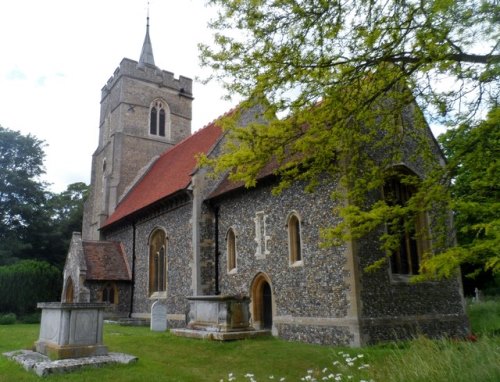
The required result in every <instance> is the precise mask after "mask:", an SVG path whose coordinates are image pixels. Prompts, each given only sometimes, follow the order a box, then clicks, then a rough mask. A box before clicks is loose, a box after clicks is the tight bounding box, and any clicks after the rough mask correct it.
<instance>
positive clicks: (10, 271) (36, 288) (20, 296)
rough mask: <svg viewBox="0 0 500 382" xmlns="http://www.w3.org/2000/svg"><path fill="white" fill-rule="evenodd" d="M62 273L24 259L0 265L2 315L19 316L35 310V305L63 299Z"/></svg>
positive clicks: (38, 262)
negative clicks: (61, 294) (10, 313)
mask: <svg viewBox="0 0 500 382" xmlns="http://www.w3.org/2000/svg"><path fill="white" fill-rule="evenodd" d="M61 279H62V277H61V273H60V271H59V270H58V269H57V268H56V267H54V266H52V265H50V264H48V263H47V262H43V261H35V260H23V261H19V262H17V263H15V264H12V265H7V266H0V312H14V313H16V314H17V315H18V316H22V315H25V314H29V313H33V312H35V311H36V304H37V303H38V302H43V301H58V300H59V299H60V293H61V285H62V280H61Z"/></svg>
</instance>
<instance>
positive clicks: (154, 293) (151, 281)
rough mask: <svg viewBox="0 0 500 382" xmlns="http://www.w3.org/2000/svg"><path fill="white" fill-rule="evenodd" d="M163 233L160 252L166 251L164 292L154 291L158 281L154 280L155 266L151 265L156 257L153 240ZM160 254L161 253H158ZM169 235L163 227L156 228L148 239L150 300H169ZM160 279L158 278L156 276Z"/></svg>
mask: <svg viewBox="0 0 500 382" xmlns="http://www.w3.org/2000/svg"><path fill="white" fill-rule="evenodd" d="M159 232H163V235H164V238H165V240H164V242H163V243H162V246H161V247H160V250H161V249H163V250H164V274H163V281H164V289H163V290H153V289H154V288H153V287H154V285H153V284H155V280H156V279H152V277H154V276H153V275H152V274H151V272H152V270H153V267H154V264H152V263H151V260H152V259H153V256H154V255H155V254H154V253H153V252H152V246H153V240H154V238H155V236H156V235H157V234H158V233H159ZM156 252H159V251H156ZM167 269H168V235H167V231H166V230H165V229H164V228H163V227H155V228H153V229H152V230H151V233H150V236H149V239H148V280H149V281H148V283H149V294H150V299H165V298H167V289H168V280H167V277H168V272H167ZM158 274H159V273H158V270H156V275H158ZM156 277H158V276H156Z"/></svg>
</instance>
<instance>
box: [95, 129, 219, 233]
mask: <svg viewBox="0 0 500 382" xmlns="http://www.w3.org/2000/svg"><path fill="white" fill-rule="evenodd" d="M221 135H222V129H221V128H220V127H219V126H217V125H216V123H215V122H212V123H211V124H209V125H207V126H206V127H204V128H202V129H200V130H198V131H197V132H196V133H194V134H193V135H191V136H189V137H187V138H186V139H184V140H183V141H181V142H180V143H178V144H177V145H176V146H174V147H173V148H171V149H170V150H168V151H165V152H164V153H163V154H162V155H161V156H160V157H159V158H158V159H157V160H156V162H155V163H153V165H152V166H151V167H150V169H149V170H148V172H147V173H146V174H145V175H144V176H143V178H142V179H141V180H140V181H139V182H138V183H137V184H136V185H135V186H134V187H133V188H132V189H131V190H130V191H129V193H128V194H127V195H126V196H125V198H124V199H123V200H122V201H121V202H120V203H119V204H118V206H117V207H116V210H115V211H114V212H113V214H112V215H111V216H110V217H109V218H108V219H107V220H106V222H105V223H104V225H103V227H106V226H109V225H111V224H113V223H117V222H118V221H119V220H121V219H123V218H125V217H127V216H129V215H130V214H133V213H135V212H138V211H140V210H141V209H143V208H145V207H147V206H150V205H152V204H154V203H155V202H157V201H159V200H162V199H164V198H166V197H168V196H170V195H173V194H175V193H176V192H178V191H181V190H183V189H186V187H187V186H188V185H189V183H190V181H191V174H192V173H193V171H194V170H195V169H196V155H198V154H200V153H208V152H209V150H210V149H211V148H212V147H213V146H214V144H215V143H216V142H217V140H218V139H219V137H220V136H221Z"/></svg>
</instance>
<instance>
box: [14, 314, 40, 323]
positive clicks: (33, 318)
mask: <svg viewBox="0 0 500 382" xmlns="http://www.w3.org/2000/svg"><path fill="white" fill-rule="evenodd" d="M41 316H42V314H41V312H35V313H31V314H25V315H24V316H22V317H19V319H18V321H19V322H20V323H22V324H39V323H40V320H41Z"/></svg>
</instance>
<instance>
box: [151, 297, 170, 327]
mask: <svg viewBox="0 0 500 382" xmlns="http://www.w3.org/2000/svg"><path fill="white" fill-rule="evenodd" d="M151 330H152V331H153V332H164V331H165V330H167V307H166V306H165V304H163V303H162V302H160V300H157V301H155V302H154V303H153V305H151Z"/></svg>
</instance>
